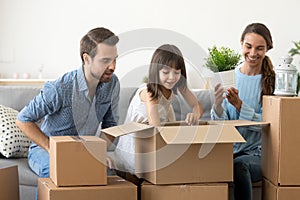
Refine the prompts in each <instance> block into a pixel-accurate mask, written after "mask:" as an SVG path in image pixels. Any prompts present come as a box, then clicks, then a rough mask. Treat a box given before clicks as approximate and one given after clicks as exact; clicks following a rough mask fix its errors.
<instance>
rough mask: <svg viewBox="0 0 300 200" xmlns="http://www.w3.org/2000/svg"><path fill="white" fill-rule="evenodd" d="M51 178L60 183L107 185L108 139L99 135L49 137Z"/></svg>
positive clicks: (60, 184)
mask: <svg viewBox="0 0 300 200" xmlns="http://www.w3.org/2000/svg"><path fill="white" fill-rule="evenodd" d="M50 178H51V179H52V180H53V182H54V183H55V184H56V185H57V186H84V185H106V184H107V174H106V141H104V140H103V139H101V138H99V137H96V136H81V137H75V136H54V137H50Z"/></svg>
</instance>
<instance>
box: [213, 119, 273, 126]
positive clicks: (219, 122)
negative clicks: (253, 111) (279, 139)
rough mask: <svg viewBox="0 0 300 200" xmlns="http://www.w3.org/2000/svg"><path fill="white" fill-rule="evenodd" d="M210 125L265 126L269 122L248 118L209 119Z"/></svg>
mask: <svg viewBox="0 0 300 200" xmlns="http://www.w3.org/2000/svg"><path fill="white" fill-rule="evenodd" d="M208 124H211V125H234V126H260V125H261V126H267V125H270V122H256V121H249V120H210V121H208Z"/></svg>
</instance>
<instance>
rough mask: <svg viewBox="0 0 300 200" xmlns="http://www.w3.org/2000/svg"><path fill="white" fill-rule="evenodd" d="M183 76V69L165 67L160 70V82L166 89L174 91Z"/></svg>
mask: <svg viewBox="0 0 300 200" xmlns="http://www.w3.org/2000/svg"><path fill="white" fill-rule="evenodd" d="M180 76H181V69H174V68H172V67H167V66H164V67H163V68H162V69H161V70H159V81H160V84H161V85H162V86H164V87H165V88H166V89H169V90H170V89H172V88H173V87H174V86H175V85H176V83H177V82H178V81H179V79H180Z"/></svg>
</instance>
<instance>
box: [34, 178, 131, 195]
mask: <svg viewBox="0 0 300 200" xmlns="http://www.w3.org/2000/svg"><path fill="white" fill-rule="evenodd" d="M38 190H39V192H38V199H39V200H99V199H105V200H124V199H126V200H137V187H136V186H135V185H134V184H132V183H130V182H128V181H126V180H124V179H122V178H120V177H117V176H111V177H110V176H108V177H107V185H105V186H81V187H57V186H56V185H55V184H54V183H53V182H52V180H51V179H50V178H39V181H38Z"/></svg>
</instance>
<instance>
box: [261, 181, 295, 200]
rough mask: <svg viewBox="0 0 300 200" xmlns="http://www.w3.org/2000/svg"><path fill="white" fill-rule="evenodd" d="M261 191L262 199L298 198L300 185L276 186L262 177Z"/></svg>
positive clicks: (281, 199) (289, 199) (292, 199)
mask: <svg viewBox="0 0 300 200" xmlns="http://www.w3.org/2000/svg"><path fill="white" fill-rule="evenodd" d="M262 193H263V194H262V199H264V200H299V197H300V186H278V185H274V184H273V183H271V182H270V181H269V180H267V179H265V178H264V179H263V189H262Z"/></svg>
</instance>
